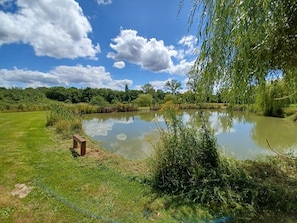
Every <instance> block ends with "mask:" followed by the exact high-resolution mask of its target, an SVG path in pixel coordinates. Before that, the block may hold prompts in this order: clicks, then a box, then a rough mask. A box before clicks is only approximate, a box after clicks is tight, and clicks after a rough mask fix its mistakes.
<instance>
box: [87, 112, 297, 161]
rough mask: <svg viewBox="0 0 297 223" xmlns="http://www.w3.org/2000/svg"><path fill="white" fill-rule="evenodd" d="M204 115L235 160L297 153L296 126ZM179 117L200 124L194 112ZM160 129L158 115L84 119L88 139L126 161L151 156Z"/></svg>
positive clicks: (264, 119)
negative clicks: (274, 152)
mask: <svg viewBox="0 0 297 223" xmlns="http://www.w3.org/2000/svg"><path fill="white" fill-rule="evenodd" d="M203 114H204V117H205V119H206V120H208V125H209V127H210V128H211V129H212V130H213V131H214V134H215V136H216V138H217V142H218V144H219V146H220V148H221V149H222V150H224V151H225V152H227V153H229V154H230V155H232V156H235V157H236V158H237V159H255V158H257V157H258V156H260V155H268V154H273V153H272V151H271V149H270V147H271V148H272V149H273V150H275V151H279V152H289V151H294V152H296V151H297V124H296V123H294V122H292V121H289V120H285V119H279V118H272V117H263V116H257V115H255V114H246V113H242V112H235V113H233V116H232V117H231V116H230V115H229V114H228V113H226V112H219V111H203ZM181 117H182V120H183V122H184V123H185V124H187V125H192V124H197V125H198V123H200V122H199V114H198V112H197V111H193V110H191V111H184V112H182V114H181ZM159 128H166V124H165V121H164V118H163V115H162V114H160V113H158V112H147V113H137V112H133V113H112V114H110V113H109V114H96V115H86V116H83V130H84V132H85V133H86V134H87V135H88V136H89V137H91V138H93V139H94V140H96V141H98V142H101V144H102V146H103V147H104V148H105V149H106V150H108V151H111V152H113V153H118V154H121V155H122V156H124V157H125V158H127V159H143V158H146V157H148V156H150V155H151V154H152V152H153V146H152V144H155V143H157V142H158V136H159V130H158V129H159ZM268 143H269V145H270V146H269V145H268Z"/></svg>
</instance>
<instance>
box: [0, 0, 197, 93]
mask: <svg viewBox="0 0 297 223" xmlns="http://www.w3.org/2000/svg"><path fill="white" fill-rule="evenodd" d="M187 2H189V1H186V3H185V5H184V7H183V8H182V10H181V12H180V14H179V15H178V11H179V0H161V1H160V0H34V1H32V0H0V21H1V26H0V86H1V87H6V88H11V87H21V88H26V87H33V88H35V87H40V86H47V87H51V86H64V87H77V88H85V87H91V88H111V89H115V90H124V87H125V85H126V84H128V86H129V89H141V86H143V85H144V84H147V83H150V84H152V86H153V87H154V88H155V89H156V90H157V89H163V87H164V84H165V82H166V81H168V80H170V79H175V80H178V81H180V82H181V83H182V84H183V87H184V90H185V83H186V81H187V76H186V74H187V73H188V72H189V69H190V67H191V66H192V64H193V62H194V60H195V58H196V56H197V55H195V53H194V52H195V48H196V41H197V40H196V31H197V30H195V27H193V28H192V29H190V30H189V31H188V24H187V21H188V14H189V11H190V9H191V5H190V3H187ZM187 4H189V5H187Z"/></svg>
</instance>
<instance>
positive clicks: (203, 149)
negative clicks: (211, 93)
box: [152, 110, 297, 222]
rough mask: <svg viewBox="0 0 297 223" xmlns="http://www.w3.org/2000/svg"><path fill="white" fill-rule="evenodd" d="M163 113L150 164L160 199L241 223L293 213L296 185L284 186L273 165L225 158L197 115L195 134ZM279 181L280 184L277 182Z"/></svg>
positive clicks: (288, 184) (192, 130)
mask: <svg viewBox="0 0 297 223" xmlns="http://www.w3.org/2000/svg"><path fill="white" fill-rule="evenodd" d="M168 111H169V112H170V114H171V116H170V119H169V118H168V117H169V116H168V115H167V116H164V117H167V119H166V124H167V129H166V130H160V133H161V140H160V142H159V143H158V144H156V145H155V155H154V157H153V162H152V164H153V165H152V187H153V189H154V191H156V192H157V193H158V194H159V195H160V196H163V195H165V194H166V195H169V196H172V197H173V198H174V199H175V200H176V199H178V200H184V201H185V202H188V201H190V202H193V203H199V204H203V205H206V207H207V208H209V209H210V210H211V211H212V212H213V213H214V215H217V213H220V214H221V215H228V216H231V217H234V218H235V219H236V220H238V219H239V220H241V221H245V222H247V220H248V219H251V218H255V216H256V215H257V214H259V212H261V211H263V212H265V211H267V210H268V211H267V212H269V211H270V212H271V211H272V212H273V213H274V212H280V211H283V212H296V211H297V207H296V205H295V204H296V201H297V196H296V194H297V190H296V188H295V189H294V187H293V186H292V185H296V180H292V181H288V180H287V175H286V174H285V173H284V172H283V171H282V170H279V169H278V168H276V165H275V163H272V162H271V161H269V162H264V161H254V162H252V163H251V162H248V161H239V160H235V159H234V158H233V157H229V156H227V155H224V154H223V153H222V151H221V150H219V149H218V145H217V143H216V139H215V137H214V135H213V133H212V132H211V131H210V130H208V129H207V127H206V123H205V121H204V119H203V116H202V115H201V122H202V124H201V127H200V128H199V129H198V128H197V127H191V126H189V127H186V126H185V125H184V124H183V123H182V120H181V119H180V118H179V117H178V116H177V115H176V114H175V113H174V112H173V111H170V110H168ZM167 114H168V113H167ZM289 160H290V162H291V163H288V164H286V165H289V164H290V166H294V165H296V159H293V160H294V162H293V161H291V159H289ZM292 163H293V164H294V165H293V164H292ZM284 165H285V164H284ZM289 169H291V168H289ZM264 173H268V174H267V176H266V175H265V174H264ZM263 174H264V175H265V176H264V177H263V176H262V175H263ZM268 176H269V177H268ZM274 176H277V178H275V179H274V178H273V177H274ZM279 179H284V180H283V181H282V183H280V180H279ZM287 188H289V189H287Z"/></svg>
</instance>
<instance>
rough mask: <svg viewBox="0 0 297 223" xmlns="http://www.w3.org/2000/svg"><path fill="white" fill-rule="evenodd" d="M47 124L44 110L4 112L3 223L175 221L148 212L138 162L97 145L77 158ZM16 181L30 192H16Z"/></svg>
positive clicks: (0, 124) (0, 122) (0, 141)
mask: <svg viewBox="0 0 297 223" xmlns="http://www.w3.org/2000/svg"><path fill="white" fill-rule="evenodd" d="M45 124H46V113H45V112H28V113H0V135H1V138H0V149H1V154H0V163H1V169H0V185H1V186H0V188H1V190H0V193H1V194H0V197H1V198H0V222H22V223H23V222H30V223H31V222H147V221H149V220H153V219H155V220H156V219H157V220H159V221H160V222H162V221H164V222H168V221H172V220H171V219H170V217H169V215H168V214H166V213H165V214H164V213H163V214H160V215H159V216H157V215H156V216H155V217H154V216H152V215H150V214H149V213H146V211H145V210H146V208H145V206H146V205H147V203H148V201H149V200H151V196H150V195H149V194H150V189H149V187H148V186H147V185H145V184H143V183H142V181H140V180H139V179H140V178H139V177H138V175H139V174H138V172H139V168H140V167H139V165H135V164H132V163H129V161H124V160H122V159H121V158H120V157H113V158H112V159H111V158H110V157H108V156H109V155H108V154H104V152H100V151H96V150H95V149H93V151H92V152H90V153H89V155H87V156H86V157H79V158H74V157H73V155H72V153H71V152H70V150H69V148H70V147H71V145H72V142H71V140H61V139H60V138H59V137H58V136H56V135H54V134H53V133H52V132H50V131H49V130H48V129H46V127H45ZM89 146H90V145H88V147H89ZM91 154H92V155H91ZM96 157H97V158H96ZM98 157H99V158H98ZM124 167H125V168H124ZM17 184H25V185H26V187H27V189H28V188H29V189H30V188H32V190H31V192H29V193H28V195H27V196H26V197H24V198H19V196H18V195H15V196H13V195H12V193H13V192H16V190H15V189H16V187H15V185H17ZM24 188H25V187H24ZM24 188H23V189H24Z"/></svg>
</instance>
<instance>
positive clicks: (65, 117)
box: [46, 104, 82, 136]
mask: <svg viewBox="0 0 297 223" xmlns="http://www.w3.org/2000/svg"><path fill="white" fill-rule="evenodd" d="M46 125H47V126H53V127H54V128H55V130H56V132H57V133H59V134H62V135H64V136H66V135H68V134H72V133H73V132H77V131H81V129H82V125H81V119H80V117H79V116H78V115H76V114H74V113H73V112H72V111H71V110H70V109H69V108H67V106H66V105H63V104H56V105H53V106H51V107H50V110H49V111H48V112H47V122H46Z"/></svg>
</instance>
